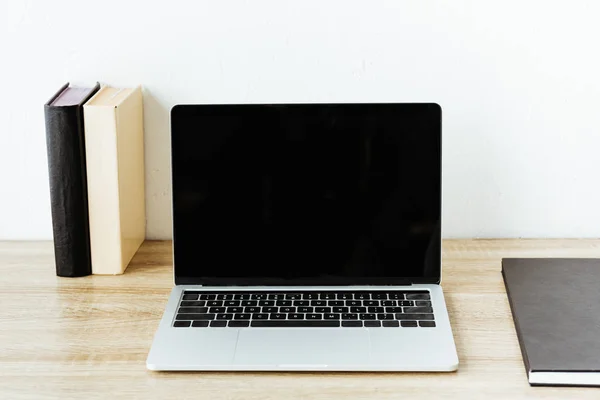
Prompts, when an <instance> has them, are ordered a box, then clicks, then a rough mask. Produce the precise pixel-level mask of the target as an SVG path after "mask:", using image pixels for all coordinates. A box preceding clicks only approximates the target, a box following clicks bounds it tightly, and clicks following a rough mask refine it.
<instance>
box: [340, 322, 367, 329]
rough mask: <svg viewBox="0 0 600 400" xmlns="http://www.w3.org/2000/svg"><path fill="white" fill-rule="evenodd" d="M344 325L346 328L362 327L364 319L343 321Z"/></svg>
mask: <svg viewBox="0 0 600 400" xmlns="http://www.w3.org/2000/svg"><path fill="white" fill-rule="evenodd" d="M342 326H343V327H345V328H362V326H363V323H362V321H342Z"/></svg>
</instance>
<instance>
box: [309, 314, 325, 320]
mask: <svg viewBox="0 0 600 400" xmlns="http://www.w3.org/2000/svg"><path fill="white" fill-rule="evenodd" d="M306 319H323V317H322V316H321V314H306Z"/></svg>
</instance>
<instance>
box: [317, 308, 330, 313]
mask: <svg viewBox="0 0 600 400" xmlns="http://www.w3.org/2000/svg"><path fill="white" fill-rule="evenodd" d="M315 312H316V313H330V312H331V307H315Z"/></svg>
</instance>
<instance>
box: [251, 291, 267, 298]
mask: <svg viewBox="0 0 600 400" xmlns="http://www.w3.org/2000/svg"><path fill="white" fill-rule="evenodd" d="M266 299H267V294H266V293H253V294H251V295H250V300H266Z"/></svg>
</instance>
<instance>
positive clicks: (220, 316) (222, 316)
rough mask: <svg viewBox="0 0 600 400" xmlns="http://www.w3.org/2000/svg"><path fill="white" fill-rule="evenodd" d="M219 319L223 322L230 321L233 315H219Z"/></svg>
mask: <svg viewBox="0 0 600 400" xmlns="http://www.w3.org/2000/svg"><path fill="white" fill-rule="evenodd" d="M217 319H219V320H221V319H224V320H229V319H233V314H217Z"/></svg>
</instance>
